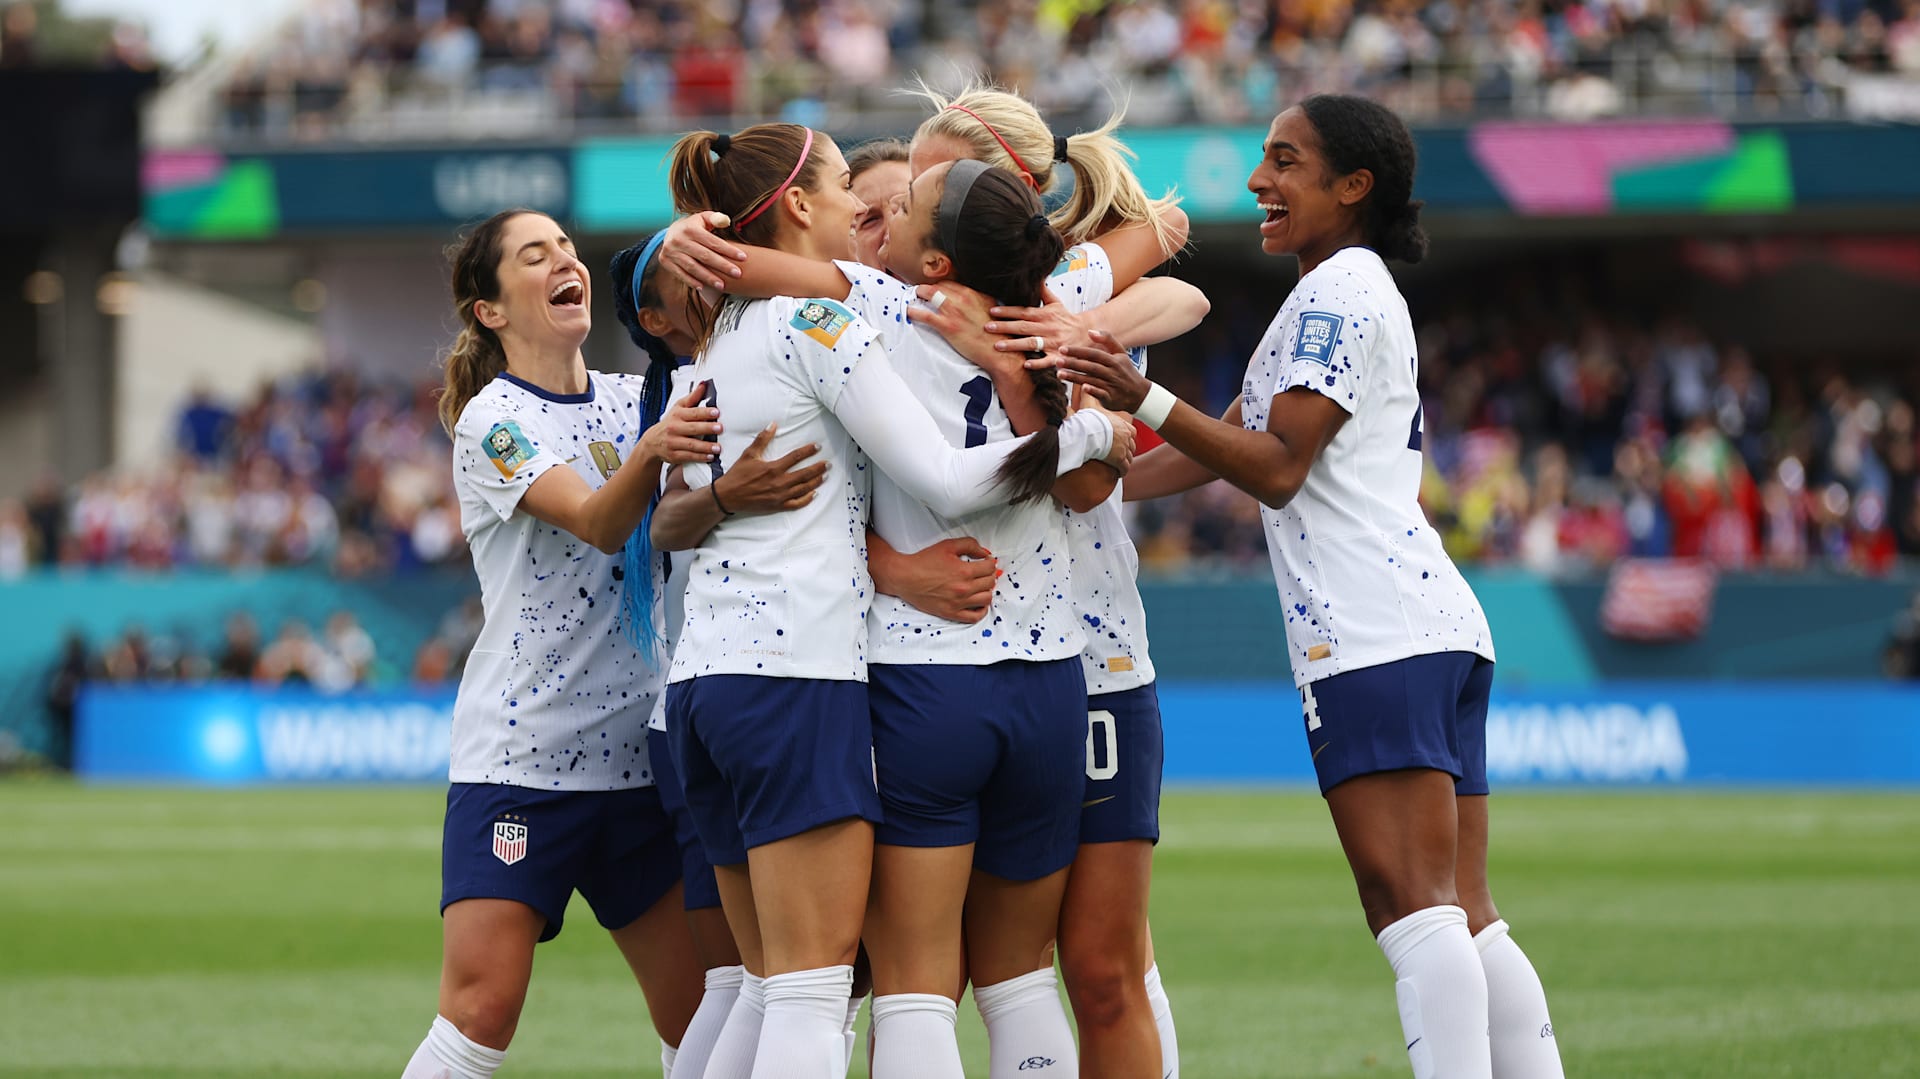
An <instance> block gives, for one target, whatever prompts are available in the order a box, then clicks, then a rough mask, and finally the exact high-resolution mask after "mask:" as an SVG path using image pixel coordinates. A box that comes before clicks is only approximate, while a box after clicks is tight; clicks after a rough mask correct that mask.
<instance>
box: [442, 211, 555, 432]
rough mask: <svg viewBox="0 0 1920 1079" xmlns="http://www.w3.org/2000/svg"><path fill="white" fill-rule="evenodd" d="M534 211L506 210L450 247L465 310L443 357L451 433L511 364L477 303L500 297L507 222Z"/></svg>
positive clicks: (458, 305) (445, 412)
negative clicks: (469, 404)
mask: <svg viewBox="0 0 1920 1079" xmlns="http://www.w3.org/2000/svg"><path fill="white" fill-rule="evenodd" d="M532 213H539V211H538V210H525V209H516V210H502V211H501V212H499V213H497V214H494V215H493V216H492V217H489V218H487V219H486V220H485V221H482V222H481V223H480V224H478V225H476V226H474V228H473V231H471V232H469V233H467V234H466V235H465V236H463V237H461V238H460V239H459V240H458V241H456V242H455V243H454V244H453V246H452V247H449V248H448V249H447V261H449V262H451V263H452V264H453V309H454V312H455V313H456V314H458V315H459V316H460V336H458V337H456V338H454V339H453V344H452V345H451V346H450V347H449V348H448V349H447V352H446V355H445V356H444V357H442V359H441V368H442V370H443V372H444V382H443V383H442V385H441V387H440V426H441V427H443V428H445V429H446V432H447V434H449V435H451V434H453V429H454V428H455V427H456V426H458V425H459V423H460V413H461V412H463V411H465V409H466V407H467V402H469V401H471V400H473V399H474V397H475V396H476V395H477V394H479V392H480V391H481V390H483V389H485V388H486V386H487V383H489V382H492V381H493V380H494V379H495V378H496V377H498V376H499V374H500V372H502V371H505V370H506V369H507V354H506V351H505V350H504V349H502V348H501V347H500V339H499V338H498V337H496V336H494V333H493V331H492V330H490V329H487V328H486V327H485V326H482V325H481V324H480V319H479V317H478V316H476V315H475V314H474V313H473V305H474V304H476V303H479V302H480V301H481V300H497V299H499V298H500V259H501V256H502V254H503V253H502V252H501V250H500V243H501V241H502V240H503V239H504V238H505V236H506V231H507V224H508V223H509V222H511V221H512V220H513V219H514V218H516V217H519V216H520V215H521V214H532Z"/></svg>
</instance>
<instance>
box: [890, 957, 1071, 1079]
mask: <svg viewBox="0 0 1920 1079" xmlns="http://www.w3.org/2000/svg"><path fill="white" fill-rule="evenodd" d="M1059 985H1060V981H1059V979H1058V978H1057V977H1055V975H1054V973H1053V968H1052V967H1047V968H1045V969H1044V970H1036V971H1034V972H1033V973H1031V974H1022V975H1021V976H1020V977H1018V978H1008V979H1007V980H1006V981H1004V982H995V983H994V984H992V985H976V986H974V987H973V1002H974V1003H975V1004H976V1005H978V1006H979V1008H980V1018H981V1019H982V1020H984V1021H985V1022H986V1024H987V1046H988V1052H987V1059H988V1061H989V1064H988V1070H987V1075H988V1076H989V1079H1016V1077H1017V1076H1019V1073H1020V1072H1022V1071H1034V1070H1037V1069H1041V1068H1049V1069H1057V1070H1052V1071H1048V1072H1047V1074H1048V1075H1062V1076H1072V1075H1078V1074H1080V1054H1079V1051H1078V1050H1077V1049H1075V1048H1074V1043H1073V1026H1072V1024H1070V1023H1068V1022H1067V1010H1066V1009H1065V1008H1064V1007H1062V1006H1061V1004H1060V991H1059ZM886 1044H887V1043H886V1039H884V1038H882V1039H881V1040H880V1048H881V1050H882V1051H884V1050H885V1049H886Z"/></svg>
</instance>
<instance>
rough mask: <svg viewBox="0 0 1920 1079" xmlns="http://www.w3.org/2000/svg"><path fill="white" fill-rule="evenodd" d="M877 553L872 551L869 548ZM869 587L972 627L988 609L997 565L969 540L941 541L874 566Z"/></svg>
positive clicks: (920, 609) (997, 572) (990, 603)
mask: <svg viewBox="0 0 1920 1079" xmlns="http://www.w3.org/2000/svg"><path fill="white" fill-rule="evenodd" d="M872 549H877V548H872ZM873 569H874V571H875V572H874V588H876V589H878V590H879V591H882V592H885V593H886V594H887V595H890V596H898V597H899V598H900V599H902V600H905V601H906V603H907V605H908V606H911V607H912V608H914V609H915V610H918V611H924V612H926V613H927V614H930V615H933V616H934V617H935V618H944V619H946V620H947V621H949V622H964V623H966V624H968V625H972V624H974V623H976V622H979V621H980V620H981V619H983V618H985V617H986V616H987V612H988V610H989V609H990V608H991V607H992V605H993V586H994V582H995V581H996V580H997V579H998V578H999V576H1000V563H999V562H998V561H997V560H996V559H995V558H994V557H993V555H992V554H991V553H989V552H988V551H987V549H986V548H985V547H982V546H980V543H979V541H977V540H975V539H973V538H971V537H962V538H959V539H950V540H942V541H940V542H939V543H936V544H934V545H933V546H931V547H928V548H927V549H926V550H924V551H918V552H916V553H914V554H898V553H896V554H894V555H892V557H890V558H888V559H886V560H885V562H884V563H883V564H875V565H874V566H873Z"/></svg>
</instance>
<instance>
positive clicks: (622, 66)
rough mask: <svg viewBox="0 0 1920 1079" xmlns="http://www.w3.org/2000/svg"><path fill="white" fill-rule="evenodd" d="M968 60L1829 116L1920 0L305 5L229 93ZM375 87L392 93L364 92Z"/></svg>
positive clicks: (732, 92) (1056, 74)
mask: <svg viewBox="0 0 1920 1079" xmlns="http://www.w3.org/2000/svg"><path fill="white" fill-rule="evenodd" d="M28 21H30V19H29V20H28ZM25 37H26V39H28V40H31V32H30V31H29V32H28V33H27V34H26V35H25ZM111 51H112V53H113V54H115V55H119V54H121V53H129V52H130V53H135V54H137V53H138V52H139V51H140V50H139V49H137V48H133V47H131V46H122V45H121V44H118V43H116V44H115V45H114V46H113V48H112V50H111ZM3 55H4V52H0V56H3ZM972 70H979V71H982V72H984V73H985V74H987V75H989V76H990V77H992V78H995V79H997V80H999V81H1001V82H1003V83H1006V84H1009V85H1015V86H1019V87H1022V88H1024V89H1025V90H1027V91H1028V92H1029V93H1031V94H1033V95H1034V97H1035V99H1036V101H1037V102H1038V103H1039V104H1040V105H1041V107H1042V108H1043V109H1044V110H1047V111H1048V112H1050V113H1053V114H1055V115H1059V114H1062V113H1065V114H1076V113H1080V112H1082V111H1083V110H1084V111H1091V112H1097V111H1099V110H1102V109H1104V108H1105V107H1106V106H1107V103H1108V95H1107V92H1106V91H1107V89H1108V88H1122V87H1123V88H1125V92H1126V96H1127V97H1128V99H1129V101H1130V103H1131V111H1132V115H1133V117H1134V122H1135V123H1136V124H1171V123H1208V124H1222V123H1248V122H1252V123H1259V122H1262V121H1263V120H1264V118H1265V117H1266V116H1268V115H1270V114H1271V113H1272V112H1273V111H1274V109H1275V108H1276V106H1277V105H1278V104H1279V103H1281V102H1284V101H1291V100H1297V99H1298V98H1301V97H1304V96H1306V95H1307V94H1310V93H1316V92H1358V93H1364V94H1368V95H1370V96H1373V97H1376V98H1378V99H1380V100H1382V101H1384V102H1386V103H1387V104H1389V105H1391V106H1393V107H1394V108H1395V109H1397V110H1399V111H1400V112H1401V113H1403V114H1405V115H1408V116H1411V117H1416V118H1428V117H1443V116H1444V117H1458V116H1474V115H1517V116H1545V117H1551V118H1556V119H1562V120H1590V119H1595V118H1599V117H1608V116H1616V115H1632V114H1650V115H1672V114H1676V113H1679V114H1686V113H1698V114H1710V115H1737V114H1760V115H1766V116H1769V117H1772V116H1777V115H1780V114H1798V115H1802V116H1808V117H1822V116H1828V115H1832V114H1833V113H1835V112H1836V111H1838V110H1839V109H1840V108H1841V107H1843V105H1844V102H1845V100H1846V98H1847V95H1848V93H1849V89H1850V86H1851V84H1852V82H1853V80H1854V79H1856V78H1857V77H1858V76H1860V75H1863V74H1864V75H1878V76H1882V77H1887V76H1891V77H1907V78H1913V77H1920V0H1897V2H1896V0H1875V2H1874V3H1872V4H1863V3H1847V4H1841V5H1828V6H1822V7H1818V9H1817V11H1816V10H1815V8H1814V7H1810V6H1808V5H1806V4H1767V5H1746V6H1740V5H1732V6H1729V5H1724V4H1718V3H1716V4H1709V5H1706V6H1704V7H1703V6H1701V5H1697V4H1651V5H1649V4H1645V3H1628V4H1606V3H1578V2H1576V3H1568V4H1561V3H1554V4H1548V5H1540V4H1534V3H1529V2H1523V0H1472V2H1462V0H1415V2H1410V3H1389V2H1382V0H1316V2H1313V3H1302V4H1279V3H1269V2H1245V0H1241V2H1234V0H1113V2H1100V0H1065V2H1062V0H1046V2H1040V3H1036V2H1034V0H954V2H951V3H943V4H937V5H936V4H930V3H925V2H924V0H923V2H908V0H808V2H806V3H784V2H783V3H772V2H756V3H733V4H705V3H694V2H690V0H609V2H598V3H596V2H593V0H580V2H574V0H463V2H461V3H459V4H450V3H441V2H435V3H413V2H411V0H360V2H359V3H357V4H356V5H348V6H341V5H334V4H326V3H321V2H319V0H306V4H305V7H304V9H302V13H301V14H300V15H299V16H297V17H295V18H293V19H290V20H289V21H288V24H287V26H286V27H285V28H284V29H283V30H282V32H281V34H280V36H279V38H278V39H277V40H275V41H273V42H270V43H268V45H266V46H265V47H263V48H262V49H260V50H259V52H257V53H256V54H254V55H251V56H248V57H246V58H244V60H243V61H242V62H241V63H239V64H238V65H236V67H235V69H234V73H233V75H232V77H231V81H230V82H229V83H228V85H227V87H226V89H225V91H224V93H223V102H222V104H223V107H222V108H221V109H220V110H219V112H220V113H221V114H222V115H224V117H225V121H226V123H227V126H228V128H229V129H230V131H232V132H233V133H237V134H262V133H263V134H267V135H270V136H274V137H289V136H291V137H329V136H337V135H340V134H351V135H369V134H375V135H377V134H385V133H405V134H416V135H418V134H425V135H432V134H434V133H435V127H434V125H433V124H431V123H428V124H426V125H424V126H414V127H406V128H404V129H402V128H391V127H388V126H383V125H388V124H389V123H390V121H391V119H392V116H393V115H394V114H407V115H411V114H417V113H418V112H419V109H420V107H421V106H423V105H427V106H433V107H437V108H439V109H441V110H443V113H442V115H443V116H444V115H445V112H444V110H450V109H454V108H462V109H467V108H471V107H473V105H474V101H473V100H472V98H473V97H475V96H476V95H477V96H479V97H480V98H483V99H484V98H486V97H487V96H489V95H503V96H504V98H506V99H519V100H522V101H529V100H530V101H532V102H533V103H534V104H533V107H532V108H531V109H530V110H528V111H525V112H524V113H522V114H519V115H521V116H522V117H523V118H522V119H520V120H519V121H518V122H519V123H521V124H522V125H523V126H524V127H525V133H527V134H532V133H534V132H535V131H538V130H542V129H544V127H545V126H546V125H547V124H548V123H550V121H551V119H552V115H553V114H555V113H558V114H561V115H570V116H572V117H577V118H581V119H589V120H612V119H625V118H628V117H637V118H640V119H642V120H644V121H646V122H647V123H648V124H649V125H651V126H653V127H654V128H655V129H657V130H676V129H684V128H686V127H689V126H693V125H695V124H711V125H713V126H726V127H739V126H743V125H745V124H748V123H752V122H756V121H759V120H766V119H774V118H778V117H781V116H793V115H796V114H797V113H813V114H822V113H832V112H836V111H837V112H841V113H844V112H847V111H851V110H872V109H875V108H895V109H900V110H902V112H903V114H905V113H910V112H911V111H912V104H911V103H910V102H906V101H902V100H899V99H895V98H893V97H892V96H891V95H890V94H888V93H886V91H890V90H892V89H894V88H897V87H901V86H904V85H906V84H908V83H909V82H911V81H912V79H913V78H914V76H915V75H916V74H919V73H923V72H925V73H930V74H931V75H932V76H933V77H935V78H945V77H947V74H948V73H950V72H956V71H972ZM356 100H359V101H361V102H363V103H370V104H372V105H375V106H377V107H375V108H372V109H363V110H361V111H360V112H359V113H356V109H355V101H356ZM501 115H503V116H504V115H505V114H501ZM360 116H364V117H365V118H366V119H367V120H368V121H369V122H368V123H366V124H363V125H359V126H358V127H355V121H356V119H358V118H359V117H360ZM1070 118H1071V115H1069V116H1063V117H1061V119H1062V120H1066V119H1070ZM1083 118H1086V119H1092V117H1091V116H1086V117H1083ZM502 122H506V121H505V120H502ZM1693 389H1694V387H1692V386H1683V387H1682V389H1681V391H1680V392H1681V393H1682V394H1688V393H1691V392H1692V391H1693Z"/></svg>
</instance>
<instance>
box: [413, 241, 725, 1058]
mask: <svg viewBox="0 0 1920 1079" xmlns="http://www.w3.org/2000/svg"><path fill="white" fill-rule="evenodd" d="M451 254H452V262H453V282H452V284H453V296H454V303H455V307H456V310H457V312H458V314H459V316H460V320H461V324H462V328H461V331H460V336H459V338H458V340H456V341H455V342H454V345H453V347H452V348H451V349H450V350H449V352H448V354H447V358H446V388H445V390H444V392H443V395H442V397H441V401H440V408H441V417H442V420H443V421H444V422H445V423H446V425H447V427H448V430H449V432H450V433H451V434H452V435H453V466H454V488H455V491H456V493H457V494H458V496H459V499H460V523H461V530H462V531H463V532H464V533H465V534H466V537H467V541H468V544H469V546H470V547H471V548H472V551H473V564H474V571H475V573H476V575H477V576H478V577H479V578H480V595H481V604H482V608H483V610H484V612H485V617H484V621H483V623H482V625H481V629H480V635H479V639H478V641H477V642H476V643H475V645H474V648H473V652H472V657H471V658H470V659H469V660H468V662H467V666H466V670H465V671H464V672H463V673H462V675H461V679H460V693H459V696H458V698H457V699H456V701H455V704H454V712H453V763H452V769H451V779H452V786H451V789H450V790H449V791H448V794H447V812H446V821H445V826H444V827H445V832H444V838H443V841H442V845H441V913H442V916H443V943H442V954H443V965H442V970H441V983H440V1006H439V1015H438V1016H437V1017H436V1018H435V1020H434V1022H433V1025H432V1027H431V1029H430V1030H429V1032H428V1034H427V1037H426V1040H425V1041H423V1042H422V1043H421V1045H420V1047H419V1049H418V1050H416V1051H415V1053H414V1056H413V1059H412V1060H411V1061H410V1062H409V1063H408V1065H407V1068H406V1071H405V1072H404V1073H403V1079H449V1077H454V1076H458V1077H461V1079H471V1077H473V1076H481V1077H484V1076H489V1075H492V1074H493V1071H494V1069H496V1068H498V1067H499V1066H500V1063H501V1061H502V1060H503V1059H504V1057H505V1052H506V1048H507V1043H508V1042H509V1041H510V1040H511V1039H512V1037H513V1033H514V1030H515V1027H516V1026H517V1025H518V1023H519V1018H520V1009H521V1005H522V1003H523V1002H524V1001H525V999H526V993H527V985H528V980H529V978H530V977H531V973H532V965H533V950H534V946H535V945H536V944H537V943H539V942H541V941H545V940H551V939H552V938H553V937H555V936H556V935H558V934H559V932H560V927H561V921H562V918H563V917H564V915H565V912H566V909H567V903H568V901H569V899H570V898H571V897H572V895H573V892H574V891H575V890H576V889H577V890H579V891H580V892H581V894H582V895H583V896H585V898H586V899H587V902H588V904H589V905H590V906H591V907H592V908H593V912H594V915H595V916H596V917H597V919H598V920H599V922H600V924H601V925H602V926H604V927H606V929H607V930H608V931H610V932H611V933H612V935H613V939H614V942H615V943H616V944H617V945H618V946H619V948H620V950H621V952H622V954H623V955H625V957H626V958H627V961H628V964H629V965H630V966H631V967H632V968H633V970H634V973H635V976H636V977H637V978H638V980H639V981H640V984H641V988H642V989H643V990H644V991H645V993H646V996H647V1003H648V1006H649V1009H650V1010H651V1012H652V1015H653V1022H654V1028H655V1029H656V1030H657V1031H658V1032H659V1034H660V1037H661V1040H662V1043H663V1046H664V1047H665V1048H664V1051H663V1057H664V1058H665V1060H666V1061H667V1062H668V1064H669V1065H670V1064H671V1060H672V1055H673V1052H674V1047H675V1046H677V1045H678V1044H679V1042H680V1040H681V1037H682V1034H683V1033H684V1031H685V1030H686V1027H687V1024H688V1022H689V1020H690V1019H691V1017H692V1015H693V1012H694V1009H695V1007H696V1006H697V1004H698V1002H699V1000H700V997H701V994H702V990H703V976H702V969H701V966H700V964H699V963H698V962H697V961H696V960H695V957H694V949H693V943H692V940H691V937H690V935H689V933H688V930H687V923H686V921H685V919H683V918H682V917H681V916H680V907H681V902H680V896H679V894H678V893H679V892H680V890H681V883H680V875H681V859H680V852H679V848H678V846H677V844H676V843H675V840H674V830H673V825H672V820H671V818H670V817H669V816H668V815H667V813H666V811H665V809H664V808H663V807H662V806H661V803H660V797H659V794H658V792H657V791H656V790H655V787H654V769H653V766H652V762H651V760H650V758H649V755H648V751H647V739H646V724H647V720H648V718H649V716H650V714H651V712H652V710H653V704H654V702H655V700H656V699H657V698H658V697H659V695H660V692H661V687H662V682H663V673H664V672H662V671H661V670H659V669H658V667H657V666H656V665H655V664H654V663H653V661H652V657H650V656H648V655H645V654H643V653H642V652H641V651H640V650H639V649H637V648H636V647H635V646H634V644H633V643H631V641H630V640H629V639H628V637H627V635H626V634H624V633H623V632H622V627H621V625H620V618H621V614H620V613H621V611H622V609H623V607H622V604H621V602H620V600H621V595H622V582H621V578H620V575H621V572H622V567H621V562H622V559H621V558H620V557H619V552H620V550H621V547H622V546H623V544H624V543H625V541H626V539H627V537H628V535H629V534H631V533H632V532H633V530H634V528H635V527H636V526H638V525H639V523H640V520H641V517H642V515H643V514H644V513H645V512H646V508H647V505H648V503H649V501H650V500H651V497H652V495H653V492H654V491H655V490H656V489H657V487H658V485H659V480H660V469H661V466H662V465H663V464H665V463H667V462H672V463H676V464H684V463H695V462H699V463H705V462H706V461H709V460H711V458H712V454H713V449H712V444H711V443H709V442H707V441H706V438H707V437H709V436H712V435H717V434H718V433H719V430H720V425H719V424H718V423H716V422H714V420H715V419H716V417H717V413H716V411H715V410H714V409H711V408H702V407H696V406H695V405H694V401H693V399H692V398H691V397H689V398H688V399H687V400H685V401H683V402H681V403H680V405H679V406H678V407H676V408H674V409H673V410H671V411H669V412H668V413H667V414H666V415H665V416H664V417H662V418H661V419H660V420H659V422H657V423H652V424H646V423H644V421H643V420H642V416H641V410H640V407H639V404H640V401H641V400H642V399H643V397H644V396H645V390H646V387H645V381H644V380H643V379H639V378H634V377H630V376H626V375H609V374H603V373H601V372H598V371H591V370H588V368H587V366H586V362H585V360H584V359H583V358H582V356H581V353H580V346H581V343H582V342H583V341H585V340H586V337H587V333H588V331H589V330H591V329H592V325H593V323H592V318H591V316H590V315H589V314H588V301H589V300H590V299H591V298H592V283H591V280H590V278H589V277H588V275H587V269H586V266H585V265H583V264H582V263H581V262H580V260H579V258H578V257H576V255H575V253H574V248H573V241H572V240H571V239H570V238H568V236H567V234H566V232H565V231H564V230H563V229H561V228H560V226H559V224H558V223H556V222H555V221H554V220H553V219H552V218H550V217H547V216H546V215H544V214H540V213H535V212H532V211H527V210H509V211H506V212H504V213H499V214H495V215H494V216H493V217H490V218H488V219H487V220H486V221H484V222H482V223H481V224H480V225H478V226H476V227H475V228H474V229H473V231H472V232H470V233H469V234H468V235H467V236H466V237H465V238H464V239H463V240H462V241H461V242H460V243H458V244H457V245H455V247H454V248H453V250H452V252H451ZM623 457H624V460H623V459H622V458H623ZM652 571H653V572H654V574H655V575H656V579H655V587H654V588H653V590H652V593H651V594H652V595H654V596H658V595H659V594H660V592H661V588H660V582H659V580H658V574H659V567H658V566H657V565H655V566H653V567H652Z"/></svg>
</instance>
